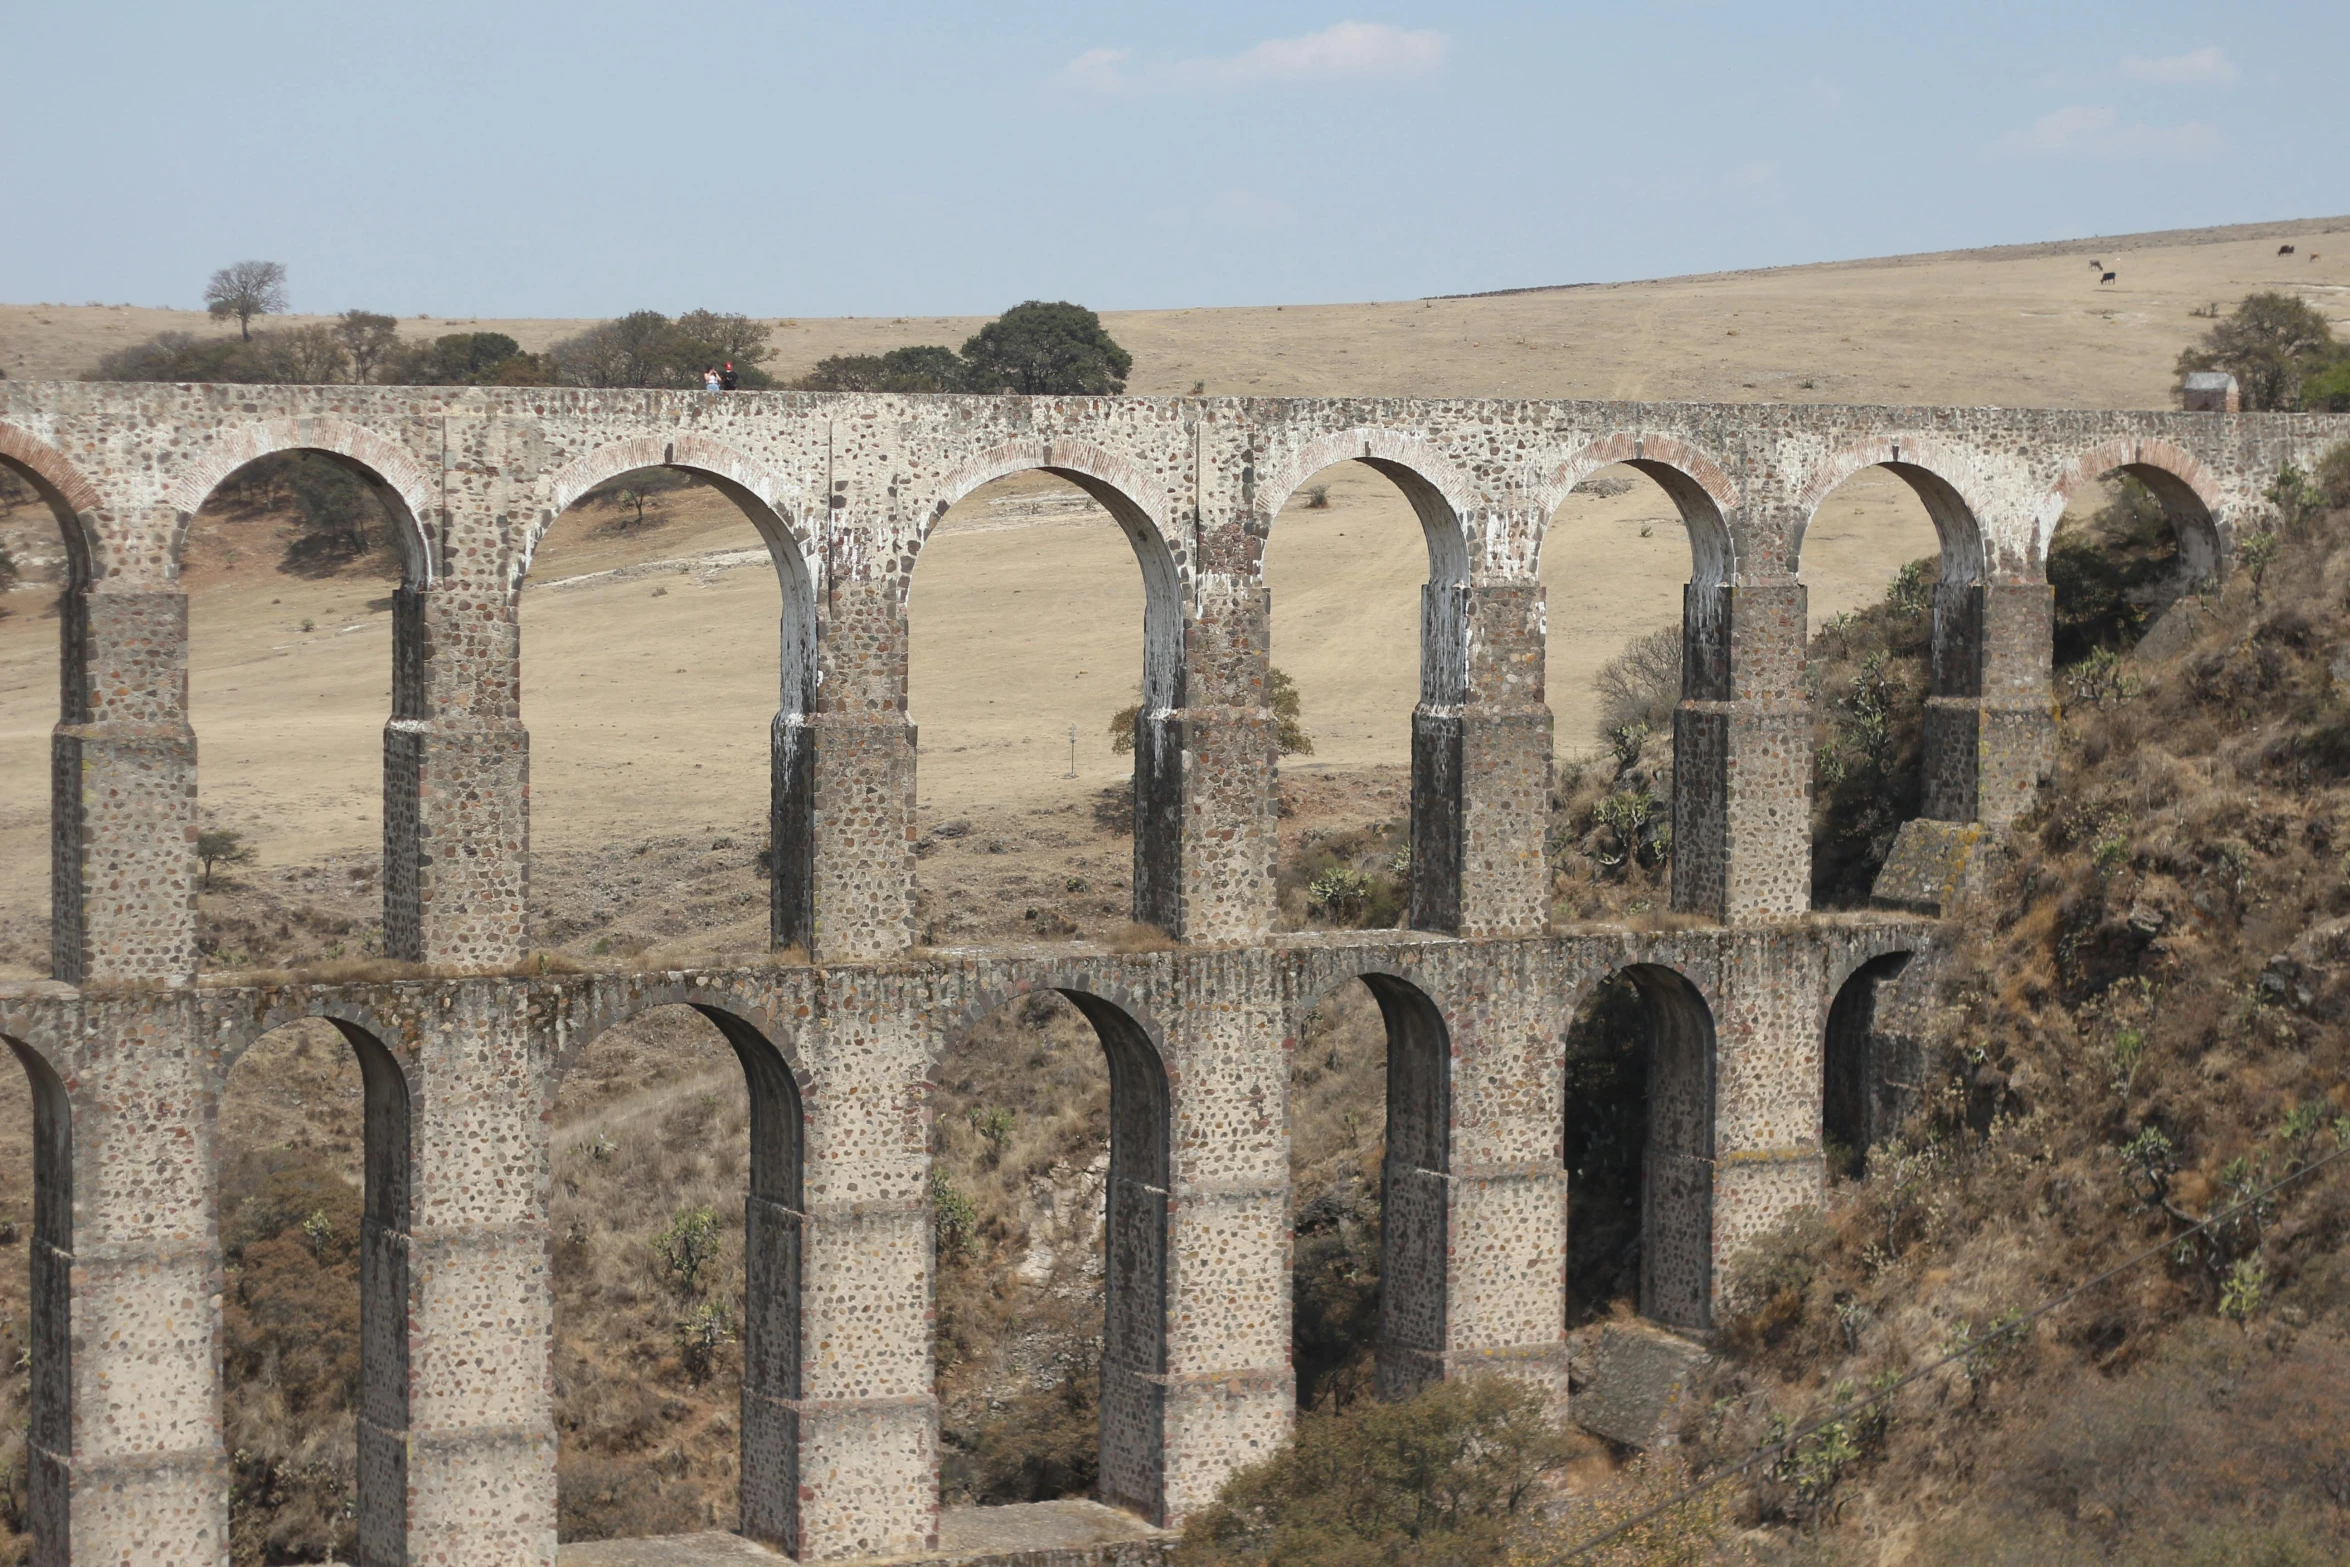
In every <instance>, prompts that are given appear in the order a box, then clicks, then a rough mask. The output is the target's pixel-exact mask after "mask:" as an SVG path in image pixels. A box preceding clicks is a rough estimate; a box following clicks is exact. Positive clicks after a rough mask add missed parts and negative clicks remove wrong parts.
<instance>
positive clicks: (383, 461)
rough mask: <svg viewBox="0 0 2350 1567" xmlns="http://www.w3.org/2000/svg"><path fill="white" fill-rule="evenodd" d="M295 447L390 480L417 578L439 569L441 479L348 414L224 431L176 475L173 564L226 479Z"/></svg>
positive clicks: (427, 580)
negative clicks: (193, 522)
mask: <svg viewBox="0 0 2350 1567" xmlns="http://www.w3.org/2000/svg"><path fill="white" fill-rule="evenodd" d="M296 451H310V452H332V453H334V454H335V455H336V456H338V457H346V458H349V459H350V460H351V461H352V462H355V463H357V464H359V466H361V467H363V468H365V469H367V470H368V471H369V472H370V473H373V474H374V475H375V476H376V477H377V478H378V479H380V480H382V481H383V483H384V484H385V485H387V486H389V487H390V489H391V490H392V492H393V493H394V494H396V495H398V496H399V497H400V504H401V506H402V507H403V508H404V509H405V510H406V512H407V514H408V515H407V516H406V517H405V518H402V519H395V521H398V522H401V523H402V524H403V525H404V526H405V527H406V528H407V529H408V530H409V532H408V537H407V540H406V545H407V547H406V549H405V550H404V551H403V552H402V553H403V554H405V555H406V556H407V557H408V560H409V564H410V574H411V576H412V577H413V578H416V579H417V581H416V583H415V585H417V586H422V585H424V584H427V583H430V582H431V581H432V580H433V579H434V577H436V576H437V575H438V574H439V566H440V562H439V560H438V559H437V558H436V557H435V555H434V552H433V542H432V529H431V527H430V526H429V523H430V522H431V519H432V518H433V516H434V515H435V512H436V510H437V509H438V507H439V504H440V484H439V481H438V480H437V479H435V478H434V477H433V476H432V475H431V474H429V473H427V472H426V471H425V467H424V465H423V464H422V463H421V462H419V461H418V460H417V458H416V454H415V453H413V452H411V451H409V450H408V448H407V447H406V446H403V445H402V444H400V443H399V442H398V441H395V440H392V439H391V438H389V437H387V436H384V435H380V434H378V433H377V432H375V431H373V430H369V429H367V428H365V427H363V426H360V425H356V424H353V423H351V422H350V421H349V420H347V419H335V418H327V417H319V418H295V419H266V420H263V421H261V422H260V423H258V424H239V425H231V426H229V427H228V428H226V429H224V430H223V431H221V432H220V434H219V435H218V437H216V438H215V439H214V440H213V441H212V443H211V444H210V445H209V446H207V447H206V448H205V449H204V450H203V452H202V453H201V454H199V455H198V456H197V458H196V460H195V461H194V462H193V463H191V464H190V465H189V466H188V467H187V468H186V469H185V470H184V471H183V472H182V473H181V474H180V476H179V478H178V479H177V480H176V481H174V483H173V484H172V487H171V491H170V494H169V495H168V496H167V497H166V499H167V501H168V503H169V505H170V506H171V508H172V510H173V511H175V512H177V513H178V514H179V522H178V525H177V527H176V528H175V529H174V530H173V535H172V541H171V561H172V569H173V570H174V571H177V570H178V568H179V559H180V551H181V549H182V547H183V546H184V545H185V544H186V542H187V531H188V530H187V524H188V519H189V518H191V517H193V516H195V514H196V513H197V512H198V511H199V510H201V509H202V508H203V505H204V502H205V501H206V500H207V499H209V498H210V497H211V495H212V492H213V491H214V490H216V489H218V488H220V485H221V482H222V481H223V480H225V479H227V478H228V476H229V475H230V474H232V473H235V472H236V471H237V470H238V469H239V468H242V467H244V466H245V464H247V463H249V462H255V461H258V460H259V459H261V458H263V457H273V456H275V455H276V454H278V453H279V452H296Z"/></svg>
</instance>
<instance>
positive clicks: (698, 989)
mask: <svg viewBox="0 0 2350 1567" xmlns="http://www.w3.org/2000/svg"><path fill="white" fill-rule="evenodd" d="M640 466H642V465H641V464H640ZM621 471H622V472H623V473H625V472H627V471H628V470H626V469H622V470H621ZM582 1003H583V1008H584V1013H585V1015H584V1016H581V1017H579V1018H578V1020H577V1022H576V1025H575V1026H574V1027H573V1028H572V1030H571V1032H570V1035H569V1037H568V1038H566V1039H565V1040H564V1042H563V1046H562V1048H561V1049H560V1050H559V1051H557V1052H556V1054H555V1057H554V1059H553V1061H552V1062H550V1063H549V1065H548V1069H547V1075H546V1092H547V1095H548V1098H549V1100H550V1101H551V1100H552V1099H553V1097H554V1095H555V1093H556V1092H557V1091H558V1090H560V1089H561V1087H562V1086H563V1081H564V1079H565V1078H567V1077H569V1076H570V1075H571V1071H572V1069H573V1068H574V1067H576V1066H578V1065H579V1062H580V1059H581V1058H582V1057H583V1056H585V1055H586V1054H587V1053H588V1051H589V1050H591V1049H592V1048H594V1046H595V1043H596V1041H597V1040H599V1039H602V1038H603V1037H604V1036H605V1035H606V1034H608V1033H610V1032H612V1030H614V1029H616V1028H618V1027H619V1026H620V1025H621V1024H623V1023H627V1022H631V1021H633V1020H634V1019H637V1018H640V1017H643V1016H644V1015H645V1014H646V1013H647V1012H650V1011H652V1010H653V1009H655V1008H656V1007H692V1008H694V1009H695V1010H696V1011H703V1010H707V1011H711V1012H724V1013H726V1014H727V1015H728V1016H730V1017H734V1018H738V1019H740V1020H741V1021H742V1022H743V1023H744V1024H746V1025H748V1026H749V1027H750V1028H752V1029H754V1030H756V1031H757V1033H758V1035H759V1037H760V1038H762V1039H764V1040H766V1041H767V1046H768V1048H769V1049H771V1050H773V1051H774V1052H775V1054H776V1056H777V1057H778V1058H779V1059H780V1060H781V1061H782V1062H783V1065H784V1068H785V1070H787V1071H788V1072H790V1073H791V1075H792V1081H793V1083H794V1084H795V1085H796V1086H797V1087H798V1089H799V1091H800V1092H801V1093H802V1094H803V1095H805V1094H807V1093H810V1092H812V1091H813V1090H814V1088H815V1086H816V1073H815V1072H814V1070H813V1069H812V1068H810V1066H809V1065H808V1062H807V1060H806V1058H805V1057H804V1056H803V1055H802V1054H801V1051H800V1048H799V1042H798V1036H797V1035H796V1034H794V1033H793V1031H792V1030H790V1029H788V1028H785V1027H782V1026H780V1025H779V1024H778V1023H777V1021H776V1019H775V1014H774V1011H773V1009H772V1008H771V1007H770V1006H769V1004H768V999H767V998H765V997H763V996H760V995H756V994H753V993H752V992H750V991H748V990H745V989H743V988H741V987H738V986H734V985H728V984H723V983H718V984H713V983H711V982H710V981H708V980H704V979H698V978H694V977H690V976H683V977H678V978H674V979H672V978H667V977H664V978H661V979H658V980H655V981H653V982H652V983H649V984H646V983H639V982H636V981H633V980H632V981H626V982H624V989H622V990H621V991H620V992H619V993H617V994H615V993H612V992H611V990H610V989H609V988H608V982H605V983H597V984H594V985H592V986H591V987H590V989H589V990H588V991H587V993H586V994H585V995H584V996H583V997H582Z"/></svg>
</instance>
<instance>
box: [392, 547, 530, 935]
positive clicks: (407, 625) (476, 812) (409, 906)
mask: <svg viewBox="0 0 2350 1567" xmlns="http://www.w3.org/2000/svg"><path fill="white" fill-rule="evenodd" d="M474 526H475V527H476V528H477V529H484V528H488V527H489V526H491V525H490V524H489V523H487V522H483V521H477V522H476V523H475V524H474ZM520 633H521V627H520V616H519V613H518V595H517V594H516V593H514V592H510V591H508V590H507V589H506V588H505V587H503V586H502V585H498V584H494V583H475V582H467V581H464V580H458V579H448V580H444V581H441V582H438V583H435V584H434V585H433V586H432V587H430V588H416V587H411V586H407V585H403V586H402V587H401V588H400V589H399V590H398V591H397V592H396V593H395V594H394V595H393V597H392V716H391V719H390V720H389V721H388V722H387V723H386V724H385V725H384V822H383V828H384V889H383V890H384V946H385V950H386V951H387V952H388V953H389V954H390V955H391V956H393V957H396V958H403V959H406V960H408V961H410V962H416V963H434V964H446V965H449V966H451V967H455V968H458V969H466V970H475V971H481V970H495V969H501V968H504V967H506V966H507V965H509V964H511V963H513V962H514V961H515V960H516V959H517V958H519V957H521V956H522V953H523V949H524V945H525V943H526V941H527V926H526V918H527V902H528V898H529V893H530V734H529V732H528V731H527V730H526V729H525V728H524V727H523V723H522V701H521V695H522V691H521V688H522V674H521V634H520Z"/></svg>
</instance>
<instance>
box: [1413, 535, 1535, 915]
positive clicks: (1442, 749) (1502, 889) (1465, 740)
mask: <svg viewBox="0 0 2350 1567" xmlns="http://www.w3.org/2000/svg"><path fill="white" fill-rule="evenodd" d="M1421 602H1422V606H1423V607H1422V612H1421V622H1422V642H1421V646H1422V650H1423V651H1422V653H1421V672H1420V701H1419V704H1418V705H1417V706H1416V707H1415V708H1414V709H1413V710H1412V924H1413V926H1414V927H1415V928H1417V929H1421V930H1441V931H1450V932H1452V933H1454V934H1457V935H1462V936H1522V935H1532V934H1536V933H1539V932H1540V931H1542V930H1544V929H1546V928H1548V926H1549V923H1550V870H1549V859H1548V856H1547V854H1546V853H1545V841H1544V840H1545V838H1546V836H1547V830H1548V826H1549V814H1550V746H1551V716H1550V709H1549V708H1548V707H1547V706H1546V705H1544V702H1543V693H1542V651H1543V594H1542V587H1541V584H1539V583H1533V582H1495V583H1480V584H1477V585H1475V586H1471V587H1467V588H1463V587H1460V586H1458V585H1454V584H1440V583H1434V582H1431V583H1429V584H1428V585H1427V586H1426V587H1424V588H1422V589H1421ZM1440 654H1441V655H1442V656H1439V655H1440Z"/></svg>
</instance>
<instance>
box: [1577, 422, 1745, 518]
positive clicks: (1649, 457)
mask: <svg viewBox="0 0 2350 1567" xmlns="http://www.w3.org/2000/svg"><path fill="white" fill-rule="evenodd" d="M1631 462H1653V463H1662V464H1663V465H1664V466H1666V467H1667V468H1670V469H1672V470H1673V471H1674V472H1676V473H1678V474H1680V475H1681V476H1682V477H1684V478H1686V479H1688V480H1689V481H1690V482H1691V483H1693V484H1695V485H1696V486H1697V487H1698V488H1699V489H1701V490H1703V491H1704V492H1705V493H1706V496H1707V498H1708V499H1710V500H1711V501H1712V502H1713V503H1714V507H1715V509H1716V510H1718V511H1719V512H1721V514H1722V515H1723V516H1724V517H1728V516H1729V515H1730V514H1731V513H1732V512H1734V511H1736V510H1737V509H1738V505H1739V490H1738V482H1737V481H1736V480H1735V479H1732V478H1731V477H1730V475H1729V473H1728V471H1727V470H1725V469H1724V468H1723V467H1722V465H1721V464H1720V463H1718V462H1716V461H1714V459H1713V458H1712V457H1710V456H1708V455H1707V454H1706V453H1705V452H1703V451H1701V450H1699V449H1698V448H1697V447H1695V446H1692V445H1691V444H1690V443H1689V442H1687V441H1684V440H1682V439H1681V438H1680V437H1679V436H1673V435H1658V434H1655V433H1653V432H1646V431H1631V430H1626V431H1620V432H1618V433H1615V434H1612V435H1603V436H1601V437H1600V438H1599V439H1598V440H1596V441H1593V442H1591V443H1590V444H1588V445H1586V446H1584V447H1583V448H1582V449H1580V450H1579V451H1576V452H1574V453H1573V454H1571V455H1569V456H1567V457H1564V458H1561V459H1560V460H1559V461H1557V462H1555V463H1552V464H1550V465H1549V466H1548V467H1546V468H1545V469H1544V470H1543V471H1542V478H1541V482H1540V484H1539V486H1538V488H1537V489H1536V491H1535V497H1534V505H1535V509H1536V511H1537V512H1538V513H1539V514H1540V516H1541V519H1542V522H1543V524H1544V525H1545V526H1547V525H1548V523H1549V521H1550V518H1551V515H1552V513H1554V512H1556V511H1557V510H1558V509H1559V507H1560V506H1562V505H1564V504H1565V503H1566V499H1567V495H1568V493H1569V492H1570V491H1572V490H1573V489H1574V488H1575V486H1576V485H1578V484H1581V483H1582V482H1583V481H1584V480H1585V479H1588V478H1590V477H1591V476H1592V475H1593V474H1595V473H1597V472H1599V470H1600V469H1602V468H1612V467H1614V466H1615V465H1616V464H1617V463H1631Z"/></svg>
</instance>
